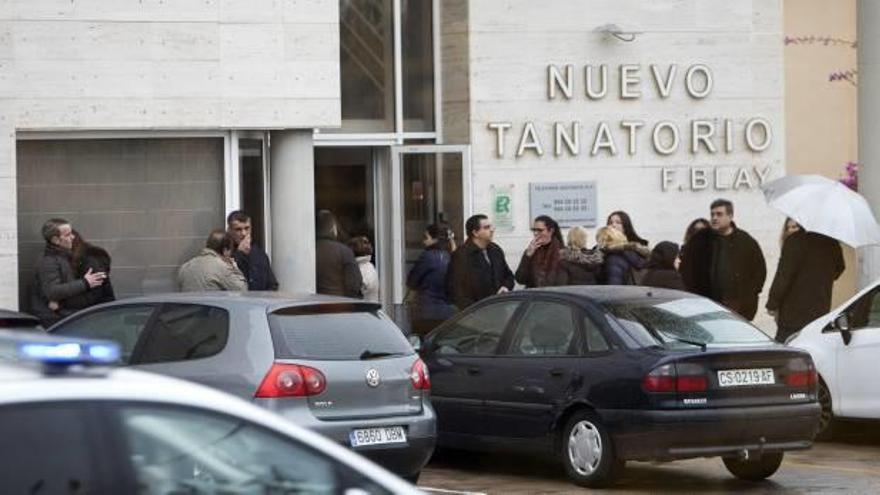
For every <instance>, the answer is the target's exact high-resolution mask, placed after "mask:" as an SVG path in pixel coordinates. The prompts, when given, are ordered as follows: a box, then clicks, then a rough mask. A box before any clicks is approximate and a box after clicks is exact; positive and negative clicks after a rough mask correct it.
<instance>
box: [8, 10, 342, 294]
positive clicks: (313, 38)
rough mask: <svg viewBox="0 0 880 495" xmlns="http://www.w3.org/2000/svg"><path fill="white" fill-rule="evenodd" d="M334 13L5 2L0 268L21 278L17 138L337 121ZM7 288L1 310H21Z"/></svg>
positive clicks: (292, 126)
mask: <svg viewBox="0 0 880 495" xmlns="http://www.w3.org/2000/svg"><path fill="white" fill-rule="evenodd" d="M338 8H339V2H338V0H251V1H247V2H243V1H237V0H74V1H71V0H0V196H2V202H0V208H2V210H0V211H2V212H4V215H0V218H2V220H0V269H2V270H3V271H4V272H6V273H7V274H16V273H17V261H16V259H17V248H16V245H17V240H16V232H17V230H16V225H15V224H16V208H15V205H16V202H15V169H16V167H15V133H16V132H17V131H22V130H26V131H80V130H83V131H85V130H189V129H197V130H201V129H208V130H217V129H313V128H317V127H336V126H339V125H340V122H341V121H340V119H341V112H340V89H339V26H338V22H339V19H338ZM12 276H13V277H14V275H12ZM11 282H13V283H7V284H4V285H3V286H2V287H0V307H11V308H14V307H16V305H17V303H18V295H17V294H16V287H17V284H16V283H14V281H11Z"/></svg>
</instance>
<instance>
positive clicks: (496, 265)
mask: <svg viewBox="0 0 880 495" xmlns="http://www.w3.org/2000/svg"><path fill="white" fill-rule="evenodd" d="M465 229H466V230H467V235H468V238H467V241H465V243H464V244H463V245H462V246H461V247H460V248H458V249H457V250H456V251H455V252H454V253H453V254H452V261H451V262H450V265H449V266H450V268H449V271H448V272H447V274H446V290H447V292H448V293H449V295H450V298H451V300H452V302H453V304H455V306H457V307H458V309H460V310H461V309H464V308H466V307H468V306H470V305H471V304H473V303H475V302H477V301H479V300H481V299H485V298H487V297H489V296H493V295H495V294H500V293H502V292H507V291H509V290H511V289H513V286H514V283H515V282H514V279H513V272H512V271H510V267H509V266H508V265H507V260H506V259H505V258H504V251H503V250H502V249H501V247H500V246H498V245H497V244H495V243H494V242H492V237H493V236H494V234H495V229H493V228H492V224H491V223H490V222H489V218H488V217H487V216H486V215H474V216H472V217H470V218H468V220H467V222H465Z"/></svg>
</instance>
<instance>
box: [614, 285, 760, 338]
mask: <svg viewBox="0 0 880 495" xmlns="http://www.w3.org/2000/svg"><path fill="white" fill-rule="evenodd" d="M605 307H606V308H607V309H608V310H609V311H610V312H611V314H613V315H614V316H615V318H616V319H617V321H618V322H620V323H621V324H622V325H623V327H624V329H625V330H626V331H627V333H629V334H630V336H632V337H633V338H634V339H635V340H636V341H637V342H639V343H642V344H646V343H647V342H651V343H652V344H660V345H663V346H666V347H674V348H684V347H693V346H726V345H737V344H764V343H768V342H770V338H769V337H767V336H766V335H765V334H764V333H763V332H761V331H760V330H758V329H757V328H755V327H754V326H752V325H751V324H750V323H748V322H746V321H745V320H743V319H742V318H740V317H738V316H736V315H735V314H733V313H732V312H730V311H729V310H727V309H725V308H723V307H722V306H719V305H718V304H716V303H714V302H712V301H710V300H708V299H702V298H697V297H688V298H681V299H663V300H656V299H644V300H637V301H609V302H607V303H605Z"/></svg>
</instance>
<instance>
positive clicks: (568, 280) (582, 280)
mask: <svg viewBox="0 0 880 495" xmlns="http://www.w3.org/2000/svg"><path fill="white" fill-rule="evenodd" d="M560 257H561V258H562V263H561V264H560V270H561V271H562V274H563V275H562V278H563V279H564V280H565V285H595V284H596V283H597V282H598V276H599V274H600V273H601V271H602V261H603V260H604V255H603V254H602V251H600V250H599V249H587V230H586V229H585V228H583V227H572V228H571V229H570V230H569V231H568V246H567V247H565V248H563V249H562V250H561V251H560Z"/></svg>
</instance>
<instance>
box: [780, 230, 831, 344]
mask: <svg viewBox="0 0 880 495" xmlns="http://www.w3.org/2000/svg"><path fill="white" fill-rule="evenodd" d="M795 225H797V223H796V222H795ZM797 227H798V228H797V229H795V228H791V229H789V228H788V221H786V229H785V230H786V231H789V233H788V236H787V237H784V242H783V244H782V254H781V255H780V257H779V265H778V266H777V268H776V276H775V277H773V285H771V286H770V294H769V296H768V297H767V310H768V311H769V312H770V314H771V315H772V316H774V317H775V318H776V325H777V330H776V337H775V338H776V340H777V341H778V342H785V341H786V339H787V338H788V337H789V336H790V335H792V334H794V333H796V332H798V331H800V330H801V329H802V328H803V327H805V326H806V325H807V324H809V323H810V322H811V321H813V320H815V319H816V318H819V317H820V316H822V315H824V314H826V313H828V312H829V311H831V293H832V290H833V288H834V281H835V280H837V279H838V277H840V275H841V274H842V273H843V270H844V269H845V268H846V264H845V263H844V260H843V250H842V249H841V248H840V243H839V242H837V241H836V240H834V239H832V238H830V237H827V236H825V235H822V234H819V233H817V232H807V231H805V230H803V228H801V227H800V226H799V225H797ZM783 235H784V234H783Z"/></svg>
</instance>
